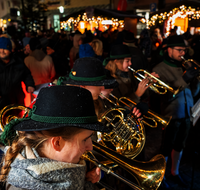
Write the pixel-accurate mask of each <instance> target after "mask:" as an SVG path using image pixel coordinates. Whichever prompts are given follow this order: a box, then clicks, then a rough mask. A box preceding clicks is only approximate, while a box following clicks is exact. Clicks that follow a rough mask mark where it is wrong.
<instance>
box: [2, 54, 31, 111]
mask: <svg viewBox="0 0 200 190" xmlns="http://www.w3.org/2000/svg"><path fill="white" fill-rule="evenodd" d="M21 81H23V82H24V83H25V85H26V88H27V87H29V86H32V87H34V86H35V85H34V80H33V78H32V76H31V73H30V71H29V69H28V68H27V67H26V66H25V64H24V62H23V60H21V59H20V58H19V57H18V56H16V55H11V59H10V62H9V63H7V64H5V63H4V62H3V61H2V60H0V108H2V107H4V106H6V105H8V104H12V103H22V102H23V101H22V100H23V98H24V93H23V91H22V88H21Z"/></svg>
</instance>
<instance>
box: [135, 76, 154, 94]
mask: <svg viewBox="0 0 200 190" xmlns="http://www.w3.org/2000/svg"><path fill="white" fill-rule="evenodd" d="M148 83H149V80H148V79H143V80H142V81H141V82H140V83H139V84H138V88H137V90H136V92H135V94H136V95H137V96H138V97H141V96H142V95H143V94H144V92H145V91H146V89H147V88H148V87H149V85H150V84H149V85H148Z"/></svg>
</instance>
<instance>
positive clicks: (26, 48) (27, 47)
mask: <svg viewBox="0 0 200 190" xmlns="http://www.w3.org/2000/svg"><path fill="white" fill-rule="evenodd" d="M24 48H25V51H24V53H25V54H29V53H30V45H29V44H27V45H26V46H25V47H24Z"/></svg>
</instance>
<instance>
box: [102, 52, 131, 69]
mask: <svg viewBox="0 0 200 190" xmlns="http://www.w3.org/2000/svg"><path fill="white" fill-rule="evenodd" d="M126 57H131V54H124V55H110V57H108V58H106V59H104V61H103V66H104V67H105V66H106V65H107V64H108V62H109V61H110V60H112V59H123V58H126Z"/></svg>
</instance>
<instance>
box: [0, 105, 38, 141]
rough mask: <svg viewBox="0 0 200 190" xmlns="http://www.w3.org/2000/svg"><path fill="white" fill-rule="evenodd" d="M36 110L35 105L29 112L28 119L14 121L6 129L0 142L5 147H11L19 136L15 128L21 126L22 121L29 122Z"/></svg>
mask: <svg viewBox="0 0 200 190" xmlns="http://www.w3.org/2000/svg"><path fill="white" fill-rule="evenodd" d="M35 110H36V106H35V105H33V108H32V109H30V110H29V113H28V117H26V118H21V119H13V120H11V121H10V122H9V123H8V124H7V125H6V126H5V127H4V131H3V133H2V134H1V137H0V142H2V143H3V144H4V145H11V144H12V142H13V140H14V139H15V137H16V136H17V131H16V130H14V129H13V127H14V126H15V125H17V124H19V123H20V122H21V121H25V120H29V119H30V118H31V115H32V113H33V112H34V111H35Z"/></svg>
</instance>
